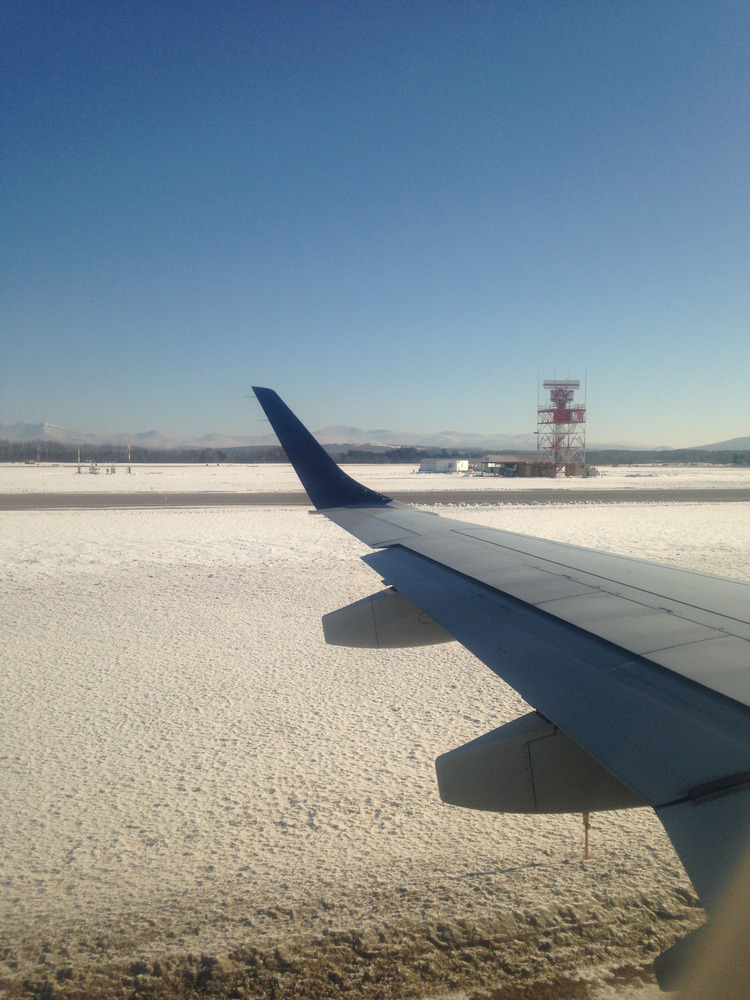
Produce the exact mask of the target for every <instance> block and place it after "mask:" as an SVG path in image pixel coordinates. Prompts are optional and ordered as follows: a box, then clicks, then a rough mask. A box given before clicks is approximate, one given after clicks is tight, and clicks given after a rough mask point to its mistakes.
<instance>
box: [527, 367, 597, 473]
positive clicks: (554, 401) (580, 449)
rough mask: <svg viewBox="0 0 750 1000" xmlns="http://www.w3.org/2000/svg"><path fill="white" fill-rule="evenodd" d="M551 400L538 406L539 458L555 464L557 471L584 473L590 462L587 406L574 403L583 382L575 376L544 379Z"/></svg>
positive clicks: (546, 462) (541, 462) (543, 461)
mask: <svg viewBox="0 0 750 1000" xmlns="http://www.w3.org/2000/svg"><path fill="white" fill-rule="evenodd" d="M544 388H545V389H549V400H544V401H543V402H540V403H539V405H538V408H537V432H536V433H537V439H536V440H537V445H536V448H537V458H538V460H539V463H540V465H541V464H548V465H554V467H555V475H557V474H558V472H561V471H562V470H565V474H566V475H567V476H575V475H583V470H584V466H585V463H586V406H585V404H584V405H581V404H580V403H575V404H574V403H573V396H574V394H575V390H576V389H580V388H581V383H580V382H578V381H574V380H572V379H561V380H557V379H550V380H547V381H545V382H544Z"/></svg>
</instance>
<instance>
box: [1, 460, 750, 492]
mask: <svg viewBox="0 0 750 1000" xmlns="http://www.w3.org/2000/svg"><path fill="white" fill-rule="evenodd" d="M97 468H98V469H99V472H98V473H97V474H96V475H92V474H91V473H90V472H89V466H87V465H85V464H82V465H81V473H80V475H79V473H78V467H77V466H76V465H65V464H63V465H51V464H45V463H43V464H41V465H20V464H15V463H4V464H0V493H73V492H81V493H86V492H92V491H93V492H96V491H99V490H101V491H104V490H106V491H109V492H112V493H120V492H125V491H127V492H158V493H178V492H186V493H189V492H195V491H202V490H206V491H210V492H233V491H237V492H239V493H250V492H261V491H265V492H269V493H270V492H287V491H295V490H299V488H300V486H299V480H298V479H297V476H296V475H295V473H294V470H293V469H292V467H291V465H286V464H283V465H282V464H279V465H134V466H133V467H132V469H133V471H132V472H131V473H128V471H127V467H126V466H122V465H116V466H114V468H115V469H116V472H115V473H114V474H112V473H110V472H107V469H108V468H112V466H105V465H100V466H97ZM343 468H344V469H345V470H346V471H347V472H348V473H349V475H351V476H353V477H354V478H355V479H359V480H360V481H361V482H363V483H365V484H366V485H367V486H371V487H372V488H373V489H376V490H379V491H380V492H384V491H387V490H388V489H390V490H394V491H395V490H447V489H451V490H480V491H481V490H488V489H503V490H519V489H522V490H529V489H546V490H548V489H550V488H552V487H554V488H555V489H587V490H589V489H590V490H591V491H592V492H595V491H596V490H601V489H634V490H635V489H637V490H643V489H665V488H669V489H681V488H682V489H689V488H696V487H697V488H702V489H712V488H717V489H738V488H742V487H745V488H747V487H750V468H739V467H737V468H735V467H732V466H713V465H703V466H701V465H695V466H667V465H664V466H662V465H643V466H635V465H632V466H627V465H623V466H602V468H601V469H600V470H599V472H600V474H599V475H598V476H593V477H590V478H588V479H574V478H570V479H565V478H564V477H563V478H558V479H555V480H550V479H497V478H494V477H483V476H473V475H448V474H442V473H419V472H418V471H417V470H416V468H415V467H414V466H413V465H345V466H343Z"/></svg>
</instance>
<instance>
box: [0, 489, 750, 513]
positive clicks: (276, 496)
mask: <svg viewBox="0 0 750 1000" xmlns="http://www.w3.org/2000/svg"><path fill="white" fill-rule="evenodd" d="M392 496H393V499H394V500H401V501H402V502H403V503H417V504H547V503H674V502H675V501H678V502H680V501H681V502H683V503H748V502H750V489H734V490H732V489H714V490H711V489H682V490H680V489H663V490H662V489H649V490H643V489H634V490H623V489H619V490H616V489H612V490H601V489H593V490H584V489H572V490H555V489H549V490H546V489H543V490H437V491H431V492H420V491H418V490H413V491H412V490H409V491H396V492H394V493H393V494H392ZM308 506H310V501H309V500H308V498H307V494H306V493H303V492H302V491H297V492H294V493H156V492H154V493H0V511H3V510H108V509H118V510H122V509H127V508H139V507H140V508H143V507H146V508H165V507H166V508H175V507H308Z"/></svg>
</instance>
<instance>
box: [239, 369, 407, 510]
mask: <svg viewBox="0 0 750 1000" xmlns="http://www.w3.org/2000/svg"><path fill="white" fill-rule="evenodd" d="M253 392H254V393H255V396H256V398H257V400H258V402H259V403H260V405H261V406H262V407H263V410H264V411H265V414H266V416H267V417H268V419H269V421H270V422H271V426H272V427H273V429H274V431H276V436H277V437H278V439H279V441H280V442H281V447H282V448H283V449H284V451H285V452H286V454H287V458H288V459H289V461H290V462H291V463H292V465H293V466H294V471H295V472H296V473H297V475H298V476H299V478H300V481H301V483H302V485H303V486H304V487H305V489H306V490H307V495H308V496H309V497H310V499H311V500H312V502H313V505H314V506H315V507H316V508H317V509H318V510H330V509H331V508H333V507H385V506H386V505H387V504H389V503H391V502H392V501H391V498H390V497H386V496H383V494H382V493H376V492H375V490H371V489H370V488H369V487H367V486H363V485H362V484H361V483H358V482H357V480H356V479H352V478H351V476H347V474H346V473H345V472H344V471H343V469H340V468H339V466H338V465H336V463H335V462H334V460H333V459H332V458H331V456H330V455H329V454H328V452H327V451H326V450H325V449H324V448H323V447H322V446H321V445H320V444H318V442H317V441H316V440H315V438H314V437H313V436H312V434H311V433H310V431H309V430H308V429H307V428H306V427H305V425H304V424H303V423H302V422H301V421H300V420H298V419H297V417H295V415H294V414H293V413H292V411H291V410H290V409H289V407H288V406H287V405H286V403H285V402H283V400H282V399H281V398H280V396H279V395H278V394H277V393H275V392H274V391H273V389H263V388H261V387H260V386H257V385H254V386H253Z"/></svg>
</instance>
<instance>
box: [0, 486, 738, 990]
mask: <svg viewBox="0 0 750 1000" xmlns="http://www.w3.org/2000/svg"><path fill="white" fill-rule="evenodd" d="M443 512H444V513H445V514H447V515H449V516H450V514H451V510H450V509H444V510H443ZM749 514H750V509H748V505H744V504H730V505H723V504H675V505H666V506H665V505H653V506H652V505H640V504H639V505H636V504H633V505H620V506H597V505H592V506H585V507H580V506H576V507H571V506H566V505H560V506H553V507H548V506H545V507H503V508H490V507H487V508H481V507H479V508H464V507H462V508H461V510H460V515H459V516H460V517H461V518H462V519H465V520H476V521H478V522H479V523H482V524H487V525H493V526H497V527H502V528H505V529H507V530H511V531H521V532H523V533H528V534H533V535H539V536H543V537H550V538H557V539H559V540H562V541H569V542H573V543H574V544H584V545H587V546H591V547H596V548H603V549H609V550H611V551H618V552H623V553H625V554H630V555H638V556H640V557H644V558H648V559H654V560H656V561H662V562H669V563H671V564H674V565H681V566H686V567H688V568H692V569H697V570H699V571H701V572H717V573H720V574H721V575H726V576H733V577H737V578H741V579H750V517H749V516H748V515H749ZM1 538H2V541H1V542H0V549H1V553H2V565H3V582H2V607H3V617H4V630H3V652H2V660H3V662H2V691H1V692H0V705H1V707H0V712H1V713H2V718H1V719H0V758H2V761H1V763H2V773H3V778H2V792H1V795H2V820H1V823H2V836H1V838H0V870H1V871H2V885H3V890H2V904H0V936H1V938H2V940H3V942H4V943H5V944H6V946H9V947H10V952H8V953H6V959H5V967H3V964H2V962H0V980H2V981H5V982H15V980H16V972H17V970H18V969H24V968H26V967H27V966H28V965H29V964H31V965H33V964H34V963H35V962H36V961H37V958H38V955H39V954H40V953H41V952H44V953H45V954H47V956H48V957H47V959H46V961H47V963H48V964H50V963H51V967H55V963H58V964H59V963H60V962H72V963H73V965H74V966H75V968H78V966H77V965H76V964H75V963H76V962H78V963H79V964H80V963H83V965H85V966H86V968H89V969H90V967H91V966H92V963H93V964H94V965H95V964H96V963H97V962H101V961H102V954H101V951H102V948H101V947H100V946H99V945H97V944H96V941H97V940H99V939H101V936H102V935H104V936H105V937H106V938H107V940H108V941H109V942H110V944H109V945H108V948H109V959H108V960H112V961H114V960H116V959H117V958H118V957H119V956H121V955H126V954H130V953H132V950H133V949H135V951H136V952H138V953H141V952H143V953H144V954H151V955H154V954H162V953H164V954H181V953H184V952H185V950H189V951H194V952H195V951H198V952H206V953H211V954H214V953H216V954H224V953H227V952H228V951H231V950H232V949H233V948H237V947H238V946H240V945H241V944H243V943H244V944H247V942H248V941H253V942H255V943H256V944H257V945H258V946H260V945H261V944H263V943H264V942H265V943H266V944H268V945H269V946H270V945H272V944H273V945H278V943H279V941H287V940H288V941H293V940H301V939H302V938H305V936H307V937H311V936H313V937H314V936H315V935H318V936H319V935H320V934H325V933H330V932H331V931H332V930H335V929H336V928H340V927H342V926H349V925H352V926H355V925H356V926H357V927H361V928H367V927H372V926H383V925H384V924H388V925H389V926H391V927H396V926H397V925H399V921H401V922H402V923H403V924H404V926H406V925H410V926H411V924H413V923H415V922H416V923H419V922H420V921H421V922H425V921H426V922H427V923H429V922H430V921H438V922H439V921H440V920H447V919H449V920H451V921H455V920H457V919H459V918H461V917H467V916H471V917H472V918H477V919H479V918H480V917H481V918H483V919H492V918H498V915H499V914H502V913H506V914H507V913H513V912H519V911H526V910H533V909H534V908H544V907H546V906H548V905H549V904H550V902H551V901H555V902H556V903H558V904H560V905H563V904H565V903H566V902H569V903H570V904H571V905H586V906H591V905H594V903H595V901H596V900H598V901H599V903H598V904H597V905H600V904H601V900H602V898H604V897H603V896H602V893H604V896H605V897H606V898H609V899H610V900H611V905H612V906H615V907H617V906H627V905H628V903H627V900H629V899H630V900H632V897H633V894H634V893H642V894H645V896H646V897H649V895H650V894H651V895H653V893H654V892H656V894H657V895H658V894H659V893H663V892H670V893H671V892H672V890H679V891H680V892H682V893H683V894H684V897H685V898H687V899H689V898H690V897H691V890H690V888H689V884H688V883H687V880H686V879H685V876H684V874H683V873H682V870H681V868H680V866H679V863H678V862H677V861H676V859H675V857H674V854H673V852H672V849H671V846H670V845H669V843H668V841H667V840H666V837H665V836H664V834H663V832H662V830H661V828H660V826H659V824H658V823H657V822H656V821H655V819H654V818H653V817H652V816H651V815H650V814H649V813H648V812H647V811H644V810H638V811H634V812H628V813H614V814H606V815H601V816H597V817H596V818H595V825H594V829H593V830H592V846H593V857H592V861H591V862H590V863H589V864H588V865H584V864H582V863H581V861H580V859H581V848H582V832H581V822H580V817H578V816H566V817H512V816H494V815H485V814H479V813H474V812H465V811H462V810H457V809H453V808H451V807H447V806H444V805H443V804H442V803H441V802H440V800H439V797H438V794H437V787H436V782H435V775H434V763H433V762H434V758H435V757H436V756H437V755H438V754H439V753H442V752H444V751H445V750H448V749H451V748H452V747H454V746H457V745H458V744H460V743H463V742H466V741H467V740H469V739H472V738H474V737H476V736H478V735H480V734H481V733H483V732H485V731H487V730H489V729H491V728H494V727H496V726H498V725H501V724H502V723H504V722H506V721H509V720H510V719H512V718H514V717H515V716H517V715H518V714H520V713H521V712H523V711H524V705H523V703H522V702H521V701H520V699H519V698H518V696H517V695H515V693H514V692H512V691H511V690H510V689H508V688H507V687H506V685H504V684H503V683H502V682H501V681H500V680H499V679H498V678H497V677H495V676H494V675H493V674H492V673H491V672H490V671H488V670H487V669H486V668H485V667H484V666H483V665H482V664H480V663H478V662H477V661H476V660H474V659H473V657H471V656H470V655H469V654H468V653H466V652H465V651H464V650H463V649H462V648H461V647H460V646H458V645H457V644H455V643H451V644H448V645H443V646H438V647H428V648H427V649H423V650H395V651H368V650H353V649H341V648H335V647H328V646H326V645H325V643H324V642H323V637H322V630H321V628H320V616H321V615H322V614H323V613H325V612H327V611H330V610H333V609H335V608H337V607H340V606H342V605H344V604H346V603H348V602H350V601H353V600H356V599H357V598H359V597H362V596H365V595H366V594H368V593H371V592H373V591H375V590H377V589H378V587H379V581H378V579H377V577H376V576H375V575H374V574H372V573H371V572H370V571H369V570H368V569H367V568H366V567H365V566H364V565H363V564H362V563H361V562H360V560H359V559H358V556H359V555H360V554H363V553H364V552H365V551H366V550H365V549H364V547H362V546H361V545H360V543H358V542H356V541H355V540H354V539H351V538H350V537H349V536H347V535H346V534H344V533H343V532H341V531H340V530H338V529H337V528H336V527H335V526H334V525H332V524H331V523H330V522H328V521H326V520H325V519H324V518H321V517H315V516H310V514H308V513H307V512H306V511H304V510H301V509H299V508H294V509H292V508H289V509H285V508H247V509H241V510H238V509H226V510H163V511H161V510H158V511H144V510H134V511H92V512H88V511H86V512H84V511H60V512H58V511H50V512H19V513H12V512H8V513H4V514H3V515H2V536H1ZM618 901H619V902H618ZM688 909H689V906H688ZM267 911H269V912H270V913H271V915H269V912H267ZM280 913H281V914H282V917H283V918H282V917H279V914H280ZM289 913H292V917H289V916H288V914H289ZM284 914H286V916H283V915H284ZM680 919H687V917H684V915H683V916H682V917H680ZM678 922H679V921H678ZM672 930H673V931H675V932H677V931H678V930H679V928H678V927H677V925H676V924H675V926H674V927H673V928H672ZM394 933H396V932H395V931H394ZM74 951H75V953H76V954H77V955H78V958H76V959H75V961H74V960H73V958H71V955H72V953H73V952H74ZM8 955H14V956H15V958H13V959H9V958H8ZM9 962H15V963H17V964H16V966H15V967H14V966H13V965H12V964H8V963H9ZM19 974H20V973H19ZM82 974H83V973H81V975H82ZM76 975H78V973H76Z"/></svg>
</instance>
